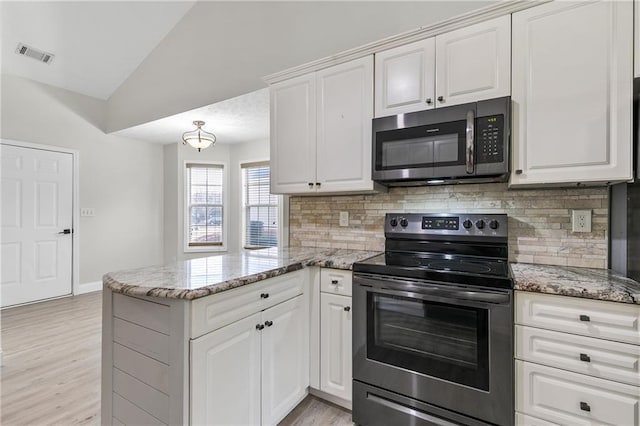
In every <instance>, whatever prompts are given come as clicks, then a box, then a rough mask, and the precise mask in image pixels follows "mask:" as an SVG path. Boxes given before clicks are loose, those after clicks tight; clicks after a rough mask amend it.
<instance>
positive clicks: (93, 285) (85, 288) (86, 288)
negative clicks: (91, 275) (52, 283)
mask: <svg viewBox="0 0 640 426" xmlns="http://www.w3.org/2000/svg"><path fill="white" fill-rule="evenodd" d="M100 290H102V281H93V282H90V283H83V284H80V285H79V286H78V289H77V291H76V292H75V295H76V296H77V295H79V294H85V293H91V292H94V291H100Z"/></svg>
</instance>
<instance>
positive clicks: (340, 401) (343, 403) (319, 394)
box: [309, 388, 353, 411]
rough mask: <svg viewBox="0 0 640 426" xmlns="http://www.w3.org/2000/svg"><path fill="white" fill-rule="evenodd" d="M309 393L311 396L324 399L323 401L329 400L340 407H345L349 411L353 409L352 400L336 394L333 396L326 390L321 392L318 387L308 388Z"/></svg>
mask: <svg viewBox="0 0 640 426" xmlns="http://www.w3.org/2000/svg"><path fill="white" fill-rule="evenodd" d="M309 393H310V394H311V395H313V396H317V397H318V398H321V399H324V400H325V401H329V402H331V403H333V404H336V405H339V406H340V407H342V408H346V409H347V410H349V411H351V410H352V409H353V406H352V402H351V401H347V400H346V399H342V398H338V397H337V396H333V395H331V394H328V393H326V392H323V391H321V390H319V389H314V388H309Z"/></svg>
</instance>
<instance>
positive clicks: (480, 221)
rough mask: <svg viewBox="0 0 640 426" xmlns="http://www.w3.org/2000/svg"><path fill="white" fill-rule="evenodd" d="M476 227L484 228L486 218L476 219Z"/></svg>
mask: <svg viewBox="0 0 640 426" xmlns="http://www.w3.org/2000/svg"><path fill="white" fill-rule="evenodd" d="M476 228H478V229H483V228H484V220H482V219H480V220H478V221H476Z"/></svg>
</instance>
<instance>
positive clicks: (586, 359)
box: [580, 354, 591, 362]
mask: <svg viewBox="0 0 640 426" xmlns="http://www.w3.org/2000/svg"><path fill="white" fill-rule="evenodd" d="M580 361H584V362H591V357H590V356H589V355H587V354H580Z"/></svg>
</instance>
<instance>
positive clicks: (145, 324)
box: [101, 288, 190, 425]
mask: <svg viewBox="0 0 640 426" xmlns="http://www.w3.org/2000/svg"><path fill="white" fill-rule="evenodd" d="M114 305H115V306H114ZM189 309H190V306H189V302H186V301H182V300H175V299H159V298H147V297H145V298H138V297H135V298H134V297H129V296H123V295H119V294H114V293H113V292H112V291H111V290H109V289H108V288H105V289H104V291H103V340H102V414H101V416H102V417H101V418H102V424H121V423H122V424H133V423H136V422H138V421H140V419H142V418H144V419H146V420H145V421H150V422H153V423H157V424H170V425H183V424H189V382H188V377H189V376H188V370H189V345H188V324H189V321H188V318H189ZM154 319H155V320H156V321H157V322H153V320H154ZM114 347H115V348H116V349H117V356H114ZM114 377H117V378H119V379H121V378H122V377H126V378H127V380H128V381H129V382H131V383H129V385H128V386H127V388H126V389H125V388H122V389H121V388H119V386H120V385H121V383H122V380H114ZM133 384H135V386H134V387H135V388H136V392H133V393H132V392H128V389H129V388H131V385H133ZM164 384H166V385H164ZM115 400H117V401H119V402H120V403H119V404H115V403H114V401H115ZM116 411H117V412H116Z"/></svg>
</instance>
